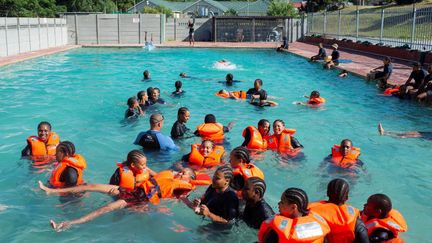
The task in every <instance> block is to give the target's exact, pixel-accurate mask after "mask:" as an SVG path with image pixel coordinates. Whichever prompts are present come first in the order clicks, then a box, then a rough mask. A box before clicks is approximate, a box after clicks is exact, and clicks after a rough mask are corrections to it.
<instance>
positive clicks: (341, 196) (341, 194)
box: [327, 178, 349, 206]
mask: <svg viewBox="0 0 432 243" xmlns="http://www.w3.org/2000/svg"><path fill="white" fill-rule="evenodd" d="M348 194H349V184H348V182H347V181H346V180H344V179H340V178H336V179H333V180H331V181H330V182H329V184H328V185H327V196H328V197H329V201H330V202H331V203H334V204H336V205H339V206H340V205H342V204H344V203H345V202H346V201H347V200H348Z"/></svg>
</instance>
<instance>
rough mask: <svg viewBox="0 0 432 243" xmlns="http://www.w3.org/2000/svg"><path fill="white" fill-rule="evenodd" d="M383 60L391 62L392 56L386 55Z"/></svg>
mask: <svg viewBox="0 0 432 243" xmlns="http://www.w3.org/2000/svg"><path fill="white" fill-rule="evenodd" d="M383 62H384V64H389V63H391V58H390V57H389V56H385V57H384V58H383Z"/></svg>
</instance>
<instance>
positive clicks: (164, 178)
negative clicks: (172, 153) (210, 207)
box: [154, 170, 195, 198]
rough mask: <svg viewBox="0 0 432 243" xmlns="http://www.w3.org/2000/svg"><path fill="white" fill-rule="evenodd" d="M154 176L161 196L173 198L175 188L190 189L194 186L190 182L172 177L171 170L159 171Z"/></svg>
mask: <svg viewBox="0 0 432 243" xmlns="http://www.w3.org/2000/svg"><path fill="white" fill-rule="evenodd" d="M154 178H155V180H156V182H157V184H158V185H159V188H160V192H161V198H174V192H175V191H176V190H182V191H191V190H193V189H194V188H195V187H194V185H192V183H190V182H187V181H184V180H180V179H176V178H174V173H173V171H171V170H166V171H161V172H159V173H158V174H157V175H155V176H154Z"/></svg>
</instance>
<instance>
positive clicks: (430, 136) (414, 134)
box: [378, 123, 432, 140]
mask: <svg viewBox="0 0 432 243" xmlns="http://www.w3.org/2000/svg"><path fill="white" fill-rule="evenodd" d="M378 133H379V134H380V135H383V136H390V137H394V138H423V139H426V140H432V132H420V131H406V132H394V131H386V130H384V128H383V126H382V125H381V123H379V124H378Z"/></svg>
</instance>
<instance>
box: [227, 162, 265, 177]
mask: <svg viewBox="0 0 432 243" xmlns="http://www.w3.org/2000/svg"><path fill="white" fill-rule="evenodd" d="M233 175H234V176H236V175H241V176H242V177H243V179H244V180H245V181H246V180H247V179H249V178H250V177H259V178H261V179H263V180H264V173H263V172H262V171H261V170H260V169H259V168H258V167H256V166H255V165H254V164H245V165H241V166H239V167H237V168H234V169H233Z"/></svg>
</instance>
